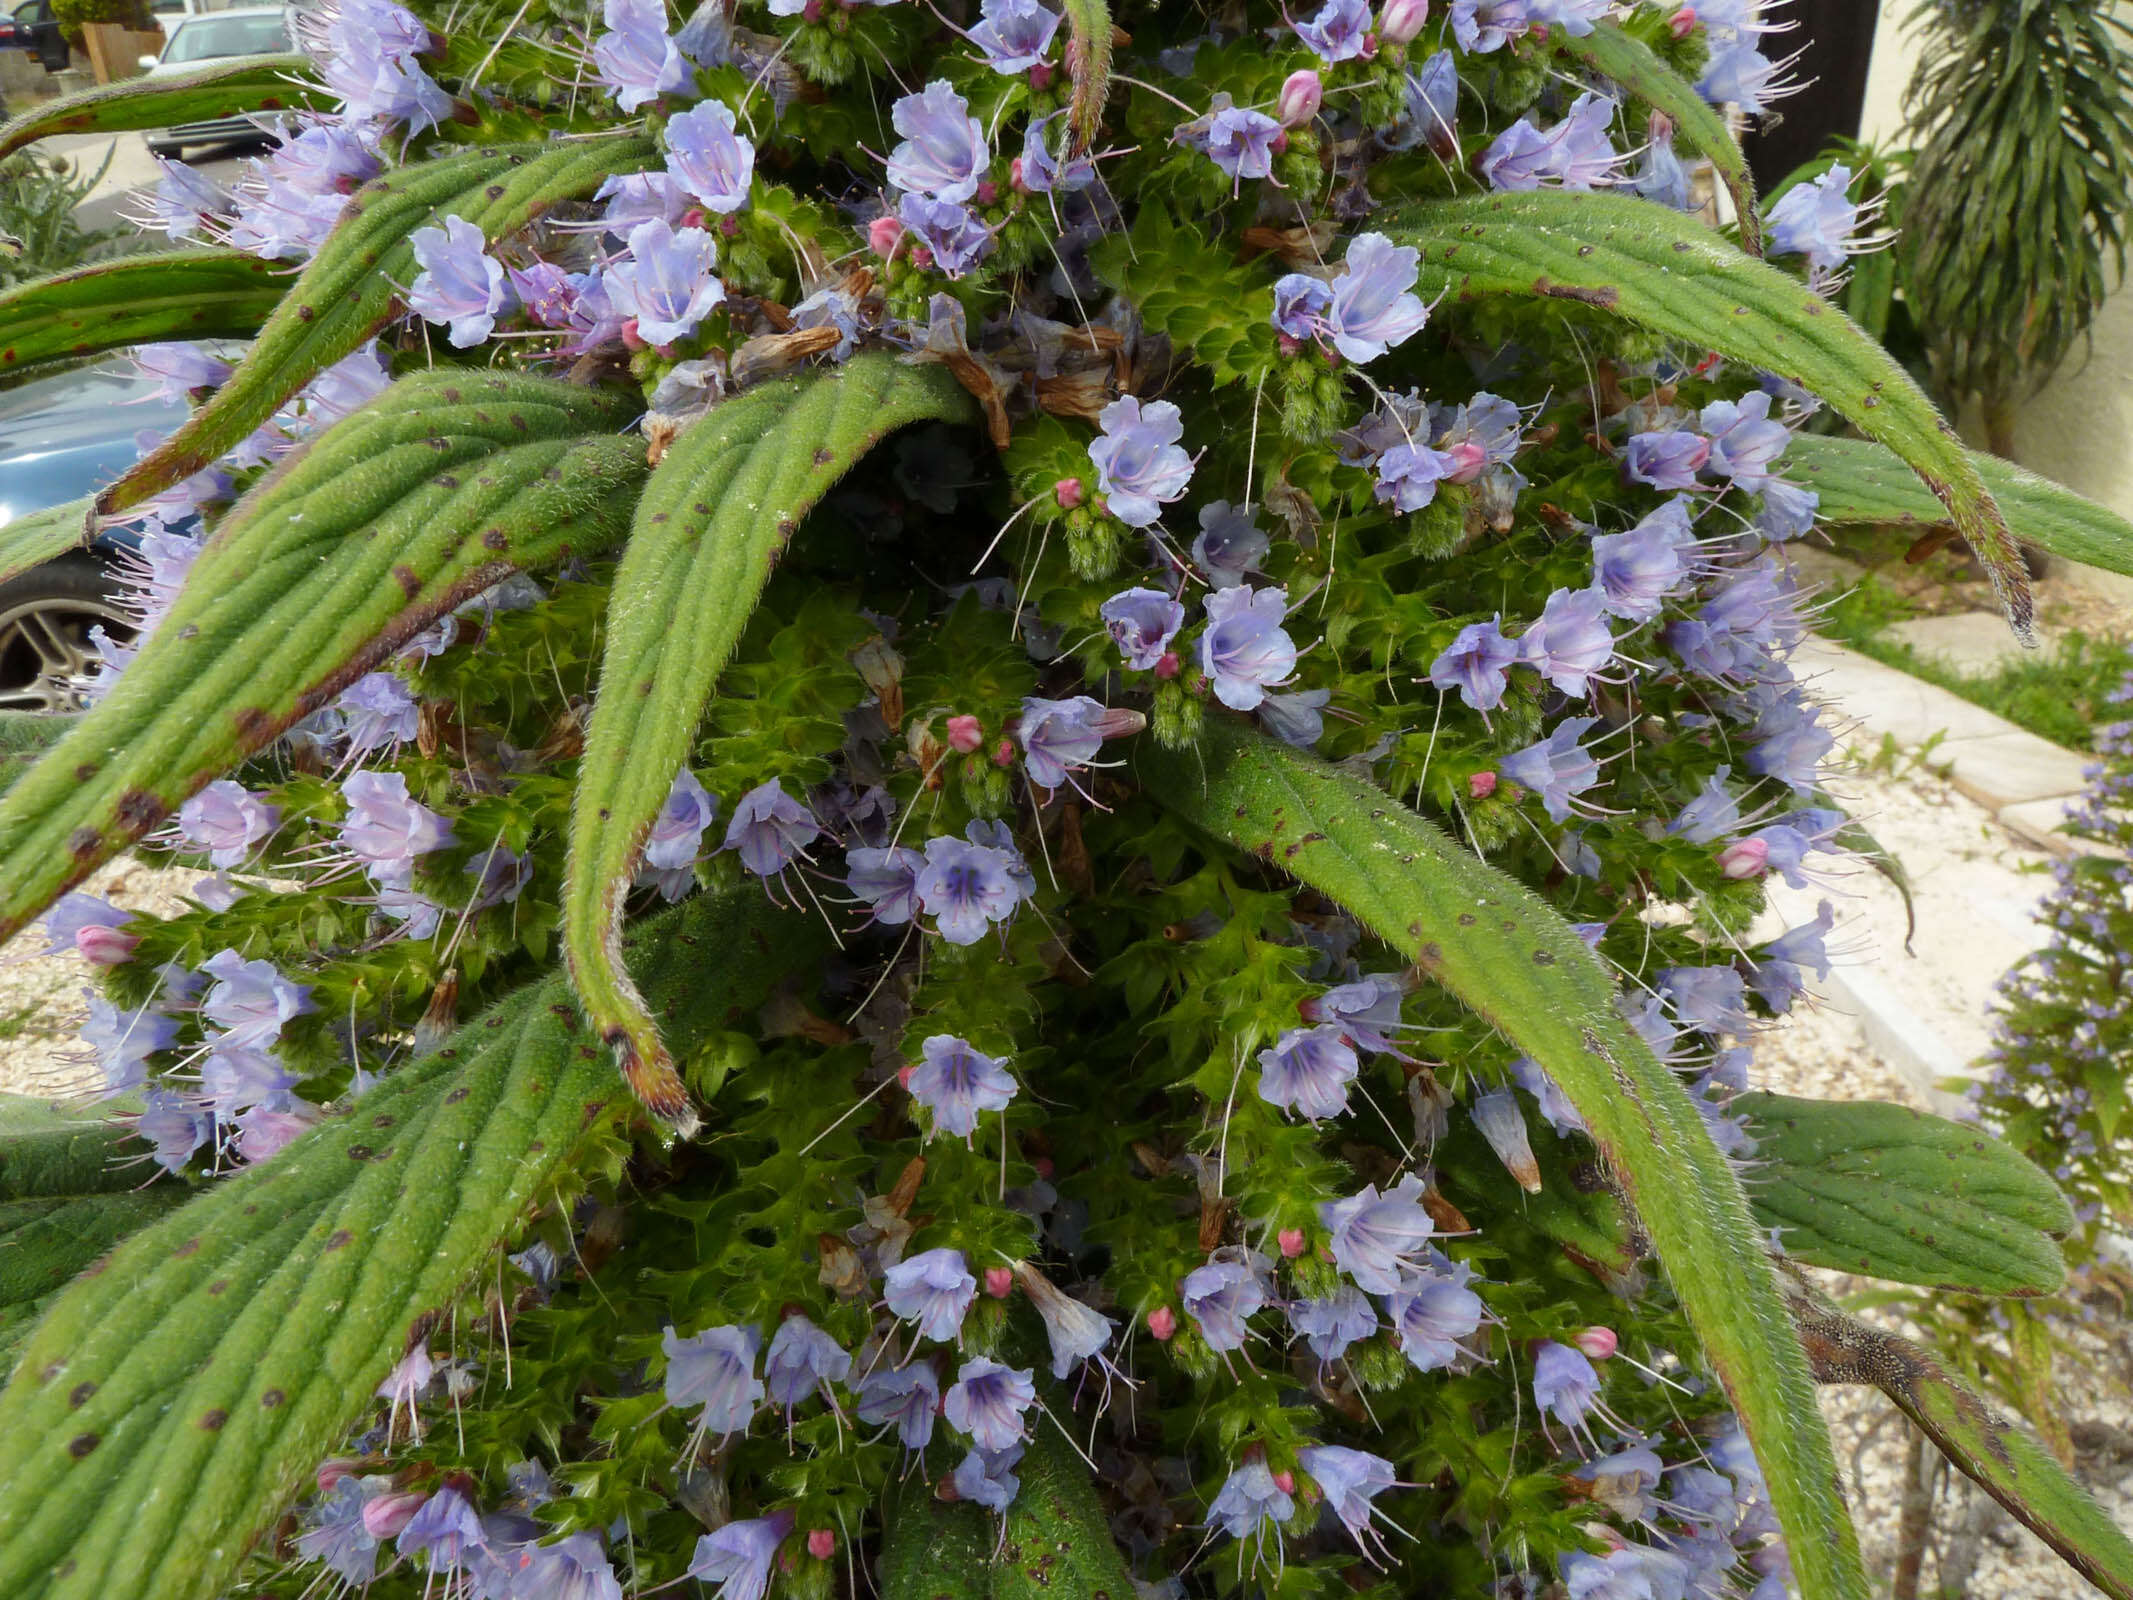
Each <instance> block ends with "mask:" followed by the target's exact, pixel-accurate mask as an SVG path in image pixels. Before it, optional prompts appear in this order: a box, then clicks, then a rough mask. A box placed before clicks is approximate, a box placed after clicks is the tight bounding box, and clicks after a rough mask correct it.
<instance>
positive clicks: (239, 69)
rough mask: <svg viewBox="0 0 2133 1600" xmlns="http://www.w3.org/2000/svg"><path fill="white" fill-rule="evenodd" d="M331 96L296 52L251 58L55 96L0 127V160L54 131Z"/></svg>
mask: <svg viewBox="0 0 2133 1600" xmlns="http://www.w3.org/2000/svg"><path fill="white" fill-rule="evenodd" d="M338 103H339V102H338V97H336V96H335V95H333V94H332V93H331V92H329V91H328V90H327V88H326V87H325V85H323V84H321V83H318V82H316V81H315V80H313V79H312V77H311V63H310V62H309V61H308V60H306V59H305V58H304V57H302V56H296V55H290V56H253V57H250V58H248V59H246V60H243V61H232V62H219V63H216V64H213V65H208V66H203V67H200V68H198V69H197V70H195V71H192V72H183V73H174V74H172V75H170V76H168V77H155V78H128V79H126V80H125V81H123V82H121V83H112V84H106V85H104V86H103V87H102V88H98V89H85V90H83V91H82V92H81V93H80V94H70V95H62V96H61V97H60V98H59V99H57V100H50V101H47V102H46V103H45V104H43V105H41V106H39V107H37V108H36V109H35V110H34V111H28V112H25V113H24V114H23V115H21V116H19V117H17V118H15V119H14V120H13V121H12V122H9V123H7V124H5V125H4V126H0V158H4V157H6V156H10V155H13V154H14V153H15V152H16V151H17V150H20V149H21V148H22V147H23V146H24V145H26V144H29V143H31V142H32V141H34V140H38V139H49V138H51V137H52V135H54V134H58V133H128V132H133V131H137V130H139V129H143V128H175V127H177V126H178V125H179V124H181V123H186V122H211V121H214V120H216V119H218V118H221V117H235V116H241V115H243V114H244V113H245V112H247V111H293V110H297V109H299V108H310V109H316V110H331V109H332V108H333V107H334V106H335V105H337V104H338Z"/></svg>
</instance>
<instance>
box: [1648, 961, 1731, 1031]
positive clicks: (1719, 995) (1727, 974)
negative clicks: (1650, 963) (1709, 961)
mask: <svg viewBox="0 0 2133 1600" xmlns="http://www.w3.org/2000/svg"><path fill="white" fill-rule="evenodd" d="M1659 992H1660V993H1661V994H1663V995H1665V996H1666V997H1667V999H1668V1001H1669V1002H1671V1003H1672V1005H1673V1007H1674V1015H1675V1016H1677V1017H1679V1018H1680V1019H1681V1020H1682V1021H1683V1022H1684V1023H1686V1024H1688V1025H1689V1026H1690V1027H1694V1028H1702V1029H1703V1030H1705V1031H1706V1032H1708V1033H1739V1032H1740V1031H1741V1030H1742V1029H1744V1028H1746V1027H1747V1026H1748V1013H1747V1012H1746V1011H1745V1010H1744V1009H1742V1007H1743V1002H1744V1001H1745V999H1746V997H1747V987H1746V984H1745V983H1744V982H1743V981H1742V979H1741V975H1740V974H1739V973H1738V972H1736V971H1735V970H1734V969H1733V968H1731V967H1667V968H1664V969H1662V970H1661V971H1660V973H1659Z"/></svg>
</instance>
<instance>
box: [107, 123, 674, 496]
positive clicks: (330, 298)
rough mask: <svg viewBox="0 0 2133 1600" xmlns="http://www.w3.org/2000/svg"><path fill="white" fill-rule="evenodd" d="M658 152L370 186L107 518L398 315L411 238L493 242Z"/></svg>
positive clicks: (575, 151) (624, 150)
mask: <svg viewBox="0 0 2133 1600" xmlns="http://www.w3.org/2000/svg"><path fill="white" fill-rule="evenodd" d="M651 155H652V145H651V141H650V140H648V139H643V138H639V137H636V136H625V137H621V138H612V139H587V140H571V141H565V142H562V143H557V144H544V145H519V146H510V147H506V148H503V149H494V150H470V151H467V152H465V153H464V154H460V155H453V156H446V157H444V158H443V159H441V160H437V161H429V162H424V163H423V164H422V165H420V166H413V167H402V168H399V169H397V170H395V171H393V172H389V173H387V174H386V175H385V176H383V177H381V178H375V179H373V180H372V181H371V182H369V183H366V184H365V185H363V187H362V188H360V189H358V190H357V191H356V192H355V194H354V195H353V196H352V197H351V198H350V200H349V203H348V209H347V210H346V211H345V212H344V213H343V214H342V216H341V220H340V221H339V222H337V223H335V224H334V227H333V232H332V233H331V234H329V235H328V236H327V239H326V243H325V244H324V245H323V246H322V247H321V248H320V250H319V253H318V255H317V256H315V257H314V258H313V259H312V261H311V264H310V265H309V266H307V267H305V268H304V270H303V274H302V276H300V277H298V278H297V279H296V281H295V282H294V283H292V284H290V285H289V287H288V288H287V289H286V291H284V294H283V297H282V299H281V302H280V303H279V304H278V305H277V306H276V307H275V310H274V313H273V315H272V316H270V317H268V318H267V320H266V323H265V325H264V326H263V327H261V329H260V331H259V337H258V339H257V340H256V341H255V342H254V343H253V345H252V348H251V349H250V350H249V351H247V352H246V354H245V358H244V360H243V361H242V362H240V363H239V364H238V367H237V370H236V371H235V372H233V373H231V374H230V377H229V380H228V381H227V382H226V383H224V384H223V385H222V387H221V388H219V389H217V390H216V391H215V393H214V396H213V398H211V399H210V400H209V401H208V402H207V404H206V405H204V406H202V407H201V408H200V409H199V410H198V411H195V412H194V413H193V414H192V416H191V417H190V418H188V419H187V420H186V422H185V424H184V425H183V426H182V427H180V428H179V429H178V431H177V432H176V433H174V434H172V435H171V436H170V437H169V438H168V439H166V440H164V441H163V443H162V444H160V445H158V446H157V447H156V448H155V449H154V450H152V451H150V452H149V454H148V455H146V456H144V457H143V458H142V459H141V460H140V461H138V462H137V463H135V464H134V465H133V466H132V467H131V468H129V469H128V470H127V471H126V473H125V474H124V475H123V476H121V477H120V478H119V479H118V480H117V481H116V482H115V483H113V484H111V485H110V487H108V488H106V489H105V490H104V491H103V493H102V494H100V495H98V496H97V499H96V508H97V510H98V511H99V512H102V513H103V514H104V515H106V516H109V515H111V514H113V513H114V512H119V511H123V510H125V509H127V508H128V507H129V506H136V505H139V504H140V503H141V502H142V501H143V500H145V499H147V498H148V497H149V496H150V495H152V494H155V493H157V492H158V491H159V490H162V489H167V488H169V487H170V485H172V484H174V483H177V482H179V481H180V480H181V479H184V478H188V477H190V476H192V474H194V473H195V472H198V471H200V470H201V469H202V468H203V467H205V466H207V465H208V464H209V463H210V462H212V461H213V460H214V459H215V458H216V457H217V456H220V455H221V454H222V453H223V452H224V451H226V450H228V449H230V448H231V447H232V446H233V445H235V444H236V443H237V442H238V441H239V440H241V439H243V438H244V437H245V436H246V435H248V434H249V433H251V432H252V430H253V429H255V428H257V427H258V426H259V425H260V424H261V423H262V422H265V421H266V420H267V418H268V417H270V416H272V415H273V414H274V412H275V411H276V410H277V409H279V408H280V407H281V406H282V405H283V404H284V403H285V402H286V401H287V400H288V399H289V397H290V396H292V395H294V394H295V393H296V392H297V390H299V389H301V388H302V387H303V386H304V385H305V384H307V383H309V382H310V381H311V380H312V379H313V378H314V377H316V376H317V375H318V374H319V373H320V372H321V371H323V370H324V369H325V368H327V367H329V366H331V365H332V364H333V363H334V362H336V361H338V360H340V359H341V358H342V357H343V356H345V355H347V354H349V352H351V351H353V350H354V349H355V348H356V347H357V346H359V345H360V344H362V343H363V341H364V340H366V339H368V338H369V337H370V336H371V335H372V334H374V333H376V332H377V331H378V330H379V329H381V328H383V327H384V326H385V325H386V324H387V323H388V322H390V321H391V320H392V319H393V317H394V316H395V315H396V314H397V312H398V310H399V305H400V292H401V290H402V289H403V288H405V287H406V286H407V285H409V284H411V283H413V282H414V281H415V278H416V276H417V274H418V273H419V271H420V268H419V267H418V266H417V265H416V263H415V247H414V245H413V244H412V243H411V242H410V240H409V235H411V234H412V233H414V231H415V230H416V229H417V228H424V227H435V226H438V225H439V219H440V218H442V217H447V216H457V217H461V218H463V219H464V220H466V221H468V222H471V223H473V224H474V225H475V226H476V227H478V228H479V229H481V231H482V233H483V234H484V235H485V236H486V237H488V238H490V239H500V238H502V237H503V236H504V235H506V234H508V233H511V232H513V231H515V230H516V229H519V228H522V227H524V226H525V225H526V224H527V223H528V222H530V221H532V220H533V218H535V217H536V216H539V215H540V214H541V213H542V212H543V211H546V210H547V209H548V208H549V207H550V206H553V205H556V204H558V203H559V202H561V201H564V200H572V199H577V198H579V197H580V196H583V195H586V194H589V193H591V192H592V190H593V189H595V188H597V187H598V186H599V185H600V183H601V181H602V180H604V179H605V178H607V177H608V176H609V175H610V174H611V173H615V172H631V171H635V170H636V169H637V168H639V167H641V166H643V165H644V164H645V162H646V161H647V160H649V159H650V157H651Z"/></svg>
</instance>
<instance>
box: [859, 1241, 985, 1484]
mask: <svg viewBox="0 0 2133 1600" xmlns="http://www.w3.org/2000/svg"><path fill="white" fill-rule="evenodd" d="M957 1259H958V1260H961V1259H962V1258H961V1257H957ZM891 1270H894V1269H891ZM973 1288H975V1285H973ZM965 1303H966V1304H967V1303H968V1302H967V1301H966V1302H965ZM940 1405H941V1385H940V1380H939V1379H937V1378H935V1377H934V1376H933V1368H932V1367H931V1366H929V1365H928V1364H927V1363H925V1362H923V1361H914V1362H912V1363H911V1365H910V1366H908V1367H893V1368H890V1369H888V1370H886V1371H884V1370H882V1369H879V1368H877V1369H876V1370H874V1371H873V1372H870V1373H868V1374H867V1375H866V1376H865V1377H863V1378H861V1379H860V1380H859V1390H858V1394H857V1404H856V1406H855V1408H854V1409H855V1410H856V1411H857V1412H858V1415H859V1420H860V1421H861V1422H868V1423H877V1424H885V1423H893V1424H895V1426H896V1437H897V1439H898V1441H899V1442H901V1443H902V1445H903V1447H904V1448H905V1449H906V1450H923V1449H925V1448H926V1445H927V1443H928V1442H929V1441H930V1440H931V1439H932V1438H933V1417H934V1413H935V1412H937V1411H939V1410H940Z"/></svg>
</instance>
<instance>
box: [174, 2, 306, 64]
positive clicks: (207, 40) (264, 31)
mask: <svg viewBox="0 0 2133 1600" xmlns="http://www.w3.org/2000/svg"><path fill="white" fill-rule="evenodd" d="M288 48H289V30H288V29H287V28H285V27H284V26H283V25H282V20H281V18H280V17H279V16H276V15H273V14H271V13H267V12H260V13H256V14H254V15H252V16H248V17H190V18H188V19H186V20H185V21H184V22H182V23H180V24H179V25H178V28H177V31H176V32H174V33H172V34H171V36H170V43H169V44H168V45H167V46H166V47H165V48H164V51H163V62H164V64H165V65H166V66H174V65H176V64H177V63H179V62H183V61H212V60H215V59H216V58H218V57H221V56H264V55H273V54H274V53H276V52H277V51H282V50H286V49H288Z"/></svg>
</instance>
